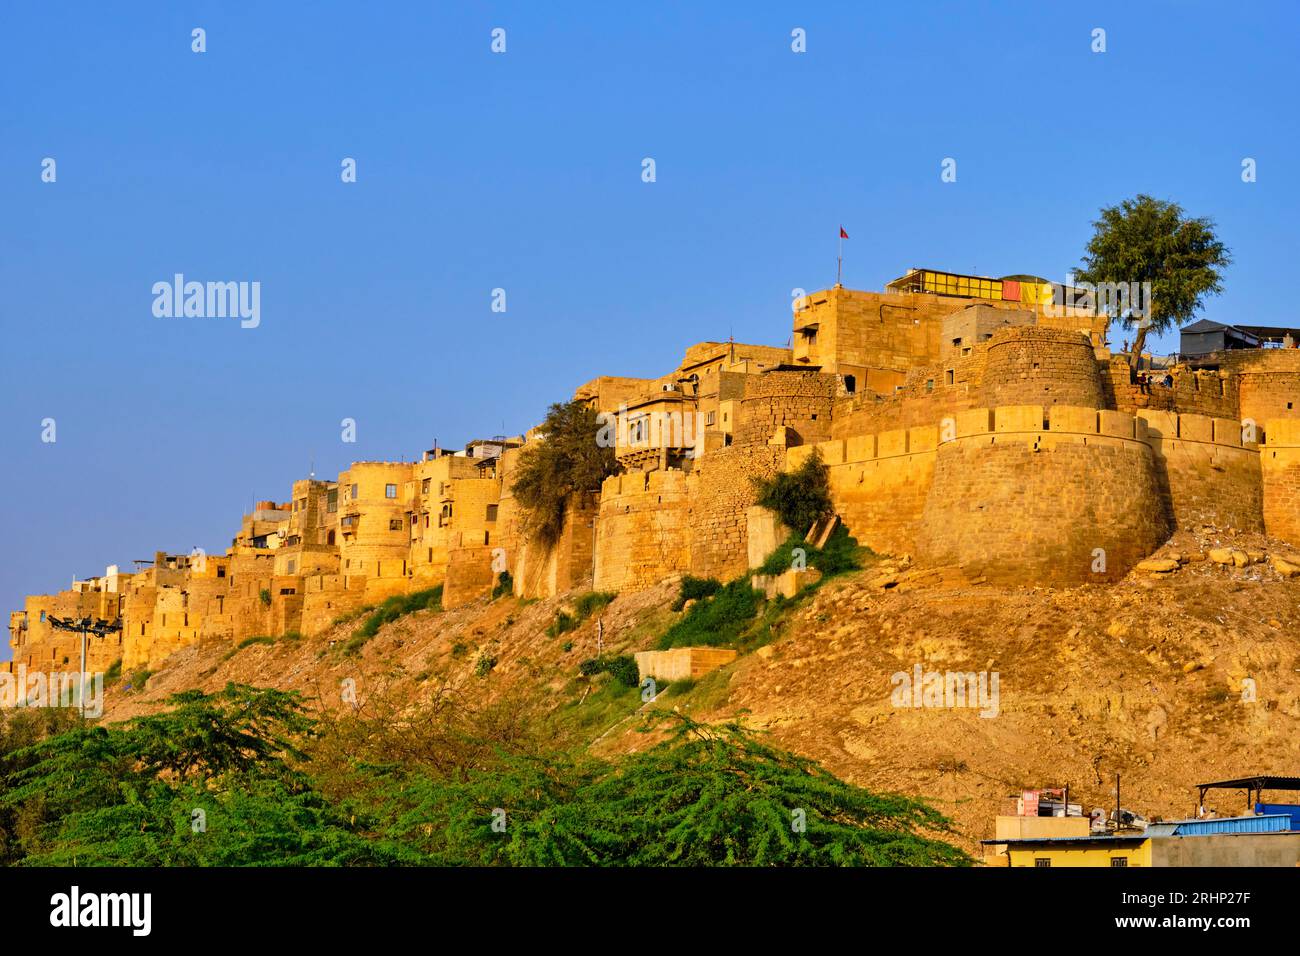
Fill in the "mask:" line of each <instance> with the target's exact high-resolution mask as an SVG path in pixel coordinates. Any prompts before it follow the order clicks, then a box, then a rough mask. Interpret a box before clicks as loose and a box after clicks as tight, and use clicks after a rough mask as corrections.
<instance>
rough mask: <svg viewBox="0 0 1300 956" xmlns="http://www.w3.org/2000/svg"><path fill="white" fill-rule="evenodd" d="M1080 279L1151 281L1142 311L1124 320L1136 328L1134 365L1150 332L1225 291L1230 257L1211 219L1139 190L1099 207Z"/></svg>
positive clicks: (1128, 313)
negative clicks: (1224, 278) (1224, 272)
mask: <svg viewBox="0 0 1300 956" xmlns="http://www.w3.org/2000/svg"><path fill="white" fill-rule="evenodd" d="M1092 226H1093V236H1092V238H1091V239H1090V240H1089V241H1088V246H1087V249H1086V251H1085V252H1084V256H1083V264H1082V268H1081V270H1080V272H1079V274H1078V276H1077V278H1078V279H1080V280H1082V281H1084V282H1089V283H1093V284H1101V283H1108V282H1114V283H1121V282H1122V283H1134V282H1137V283H1142V282H1149V283H1150V284H1151V286H1150V288H1151V297H1150V301H1148V302H1146V303H1145V307H1144V309H1143V310H1142V312H1143V314H1141V315H1138V314H1135V312H1134V309H1133V308H1132V307H1131V305H1132V304H1130V308H1129V309H1128V311H1126V312H1125V313H1124V314H1123V315H1122V316H1120V320H1121V321H1122V322H1123V324H1124V327H1125V328H1126V329H1127V328H1133V327H1136V329H1137V335H1136V338H1135V339H1134V341H1133V353H1132V358H1131V360H1130V363H1131V364H1136V362H1137V361H1138V359H1139V358H1140V357H1141V355H1142V347H1143V345H1144V344H1145V343H1146V339H1147V335H1148V334H1150V333H1152V332H1154V333H1156V334H1157V335H1159V334H1162V333H1164V332H1167V331H1169V330H1170V329H1171V328H1173V327H1175V326H1176V325H1180V324H1182V323H1183V322H1186V321H1188V320H1190V319H1191V318H1192V316H1193V315H1195V313H1196V311H1197V310H1198V309H1199V308H1200V307H1201V304H1202V301H1203V299H1204V297H1205V296H1207V295H1217V294H1218V293H1220V292H1222V291H1223V285H1222V282H1221V273H1220V270H1222V269H1223V268H1224V267H1225V266H1227V265H1228V264H1229V263H1230V262H1231V261H1232V258H1231V256H1230V255H1229V252H1228V249H1227V247H1226V246H1224V244H1223V243H1222V242H1221V241H1220V240H1219V238H1218V237H1217V236H1216V235H1215V233H1214V223H1213V221H1212V220H1210V219H1207V218H1203V217H1202V218H1191V217H1189V216H1187V215H1185V214H1184V212H1183V209H1182V207H1181V206H1179V205H1178V204H1177V203H1172V202H1166V201H1164V200H1162V199H1153V198H1152V197H1151V196H1147V195H1144V194H1139V195H1138V196H1136V197H1135V198H1133V199H1125V200H1124V201H1123V202H1121V203H1120V204H1119V205H1118V206H1108V207H1106V208H1103V209H1102V210H1101V214H1100V217H1099V218H1098V219H1097V221H1096V222H1094V223H1093V224H1092Z"/></svg>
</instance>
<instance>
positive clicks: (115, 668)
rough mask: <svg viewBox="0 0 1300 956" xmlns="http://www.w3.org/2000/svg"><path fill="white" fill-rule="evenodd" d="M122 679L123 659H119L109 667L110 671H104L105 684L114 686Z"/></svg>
mask: <svg viewBox="0 0 1300 956" xmlns="http://www.w3.org/2000/svg"><path fill="white" fill-rule="evenodd" d="M121 678H122V658H120V657H119V658H118V659H117V660H115V661H113V663H111V664H109V665H108V670H106V671H104V684H105V685H108V684H112V683H115V682H117V681H118V680H121Z"/></svg>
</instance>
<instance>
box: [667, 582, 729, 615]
mask: <svg viewBox="0 0 1300 956" xmlns="http://www.w3.org/2000/svg"><path fill="white" fill-rule="evenodd" d="M720 590H722V582H721V581H719V580H718V579H717V578H693V577H691V576H690V575H689V574H688V575H686V576H685V577H683V578H682V587H681V590H680V591H678V593H677V600H676V601H674V602H673V610H674V611H680V610H681V609H682V608H683V607H685V606H686V602H687V601H698V600H699V599H700V598H706V597H712V596H713V595H715V594H717V593H718V591H720Z"/></svg>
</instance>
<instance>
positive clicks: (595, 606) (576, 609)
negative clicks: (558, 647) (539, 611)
mask: <svg viewBox="0 0 1300 956" xmlns="http://www.w3.org/2000/svg"><path fill="white" fill-rule="evenodd" d="M616 597H618V595H617V594H615V593H614V592H613V591H588V592H587V593H586V594H584V595H582V596H581V597H579V598H578V599H577V600H576V601H574V602H573V613H572V614H569V613H567V612H565V611H560V612H559V613H558V614H556V615H555V620H554V621H553V622H552V623H551V625H550V627H548V628H547V629H546V636H547V637H559V636H560V635H561V634H567V633H568V632H569V631H575V630H577V629H578V626H579V625H580V624H582V622H583V621H585V620H586V619H587V618H589V617H591V615H593V614H595V613H597V612H599V611H602V610H604V609H605V608H606V607H608V606H609V603H610V602H611V601H613V600H614V598H616Z"/></svg>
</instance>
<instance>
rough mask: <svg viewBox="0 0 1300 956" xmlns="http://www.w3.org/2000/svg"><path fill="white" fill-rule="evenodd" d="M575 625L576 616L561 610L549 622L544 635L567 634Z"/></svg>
mask: <svg viewBox="0 0 1300 956" xmlns="http://www.w3.org/2000/svg"><path fill="white" fill-rule="evenodd" d="M577 626H578V619H577V618H575V617H573V616H571V615H569V614H565V613H564V612H563V611H561V612H560V613H559V614H557V615H555V620H554V621H553V622H552V623H551V625H550V627H548V628H547V629H546V636H547V637H559V636H560V635H561V634H567V633H568V632H569V631H572V630H574V629H575V628H576V627H577Z"/></svg>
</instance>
